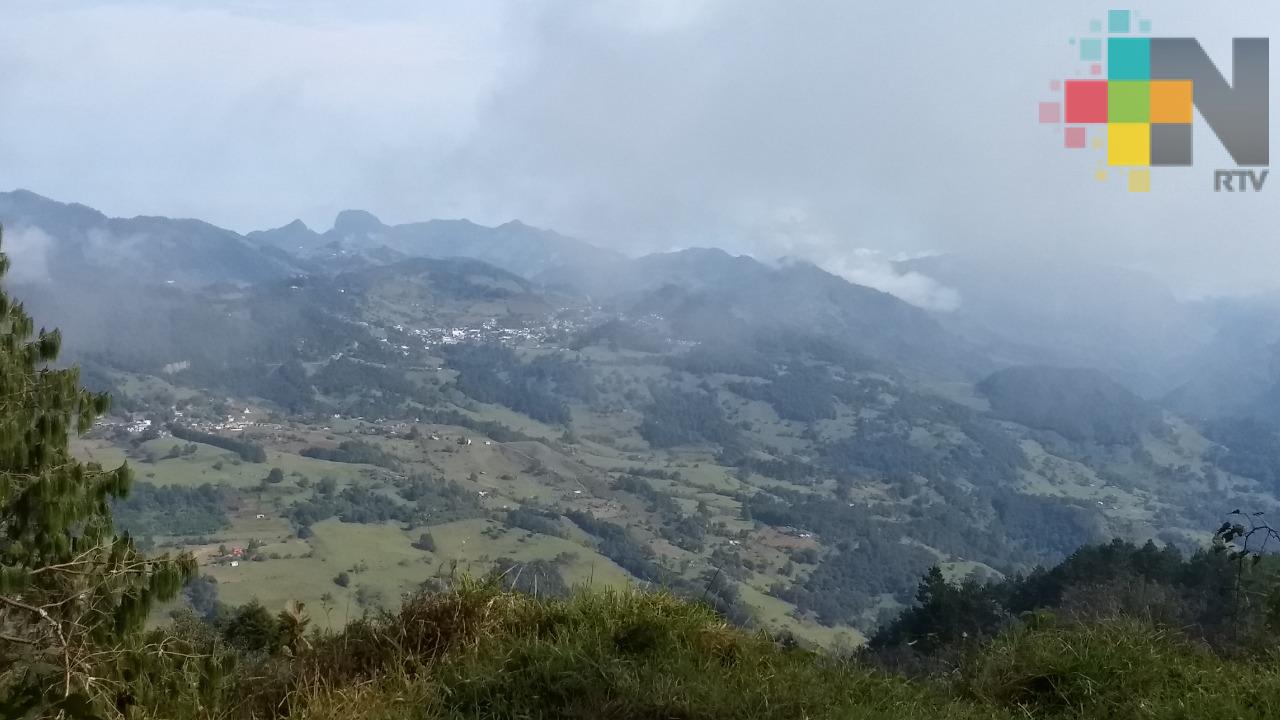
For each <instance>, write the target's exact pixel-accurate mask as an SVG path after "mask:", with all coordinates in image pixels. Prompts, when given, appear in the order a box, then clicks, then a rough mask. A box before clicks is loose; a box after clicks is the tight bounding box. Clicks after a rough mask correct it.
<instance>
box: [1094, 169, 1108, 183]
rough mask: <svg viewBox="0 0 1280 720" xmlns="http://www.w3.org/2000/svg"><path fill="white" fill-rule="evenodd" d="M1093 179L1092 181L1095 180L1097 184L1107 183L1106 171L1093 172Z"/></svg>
mask: <svg viewBox="0 0 1280 720" xmlns="http://www.w3.org/2000/svg"><path fill="white" fill-rule="evenodd" d="M1093 179H1094V180H1097V181H1098V182H1106V181H1107V171H1106V170H1095V171H1094V172H1093Z"/></svg>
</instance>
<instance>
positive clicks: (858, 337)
mask: <svg viewBox="0 0 1280 720" xmlns="http://www.w3.org/2000/svg"><path fill="white" fill-rule="evenodd" d="M29 200H30V199H29V198H24V197H18V198H16V200H15V198H14V197H13V196H10V197H8V198H7V200H6V202H8V203H9V206H10V207H11V212H12V205H13V204H14V203H15V202H18V201H29ZM4 207H6V205H5V203H0V209H3V208H4ZM36 207H37V208H38V209H39V210H40V212H39V213H35V212H34V211H29V212H27V213H26V214H22V213H16V214H14V215H11V216H10V217H3V215H2V214H0V219H3V220H5V222H6V225H7V226H9V227H23V226H24V224H34V223H44V224H45V225H46V226H50V227H56V225H54V224H52V223H51V222H50V221H49V220H48V217H47V216H48V215H49V214H50V213H52V214H53V215H55V216H58V217H62V215H60V214H59V212H60V211H59V207H60V206H59V205H58V204H56V203H52V201H46V200H43V199H41V200H40V201H39V202H38V203H36ZM62 207H68V206H62ZM63 212H65V211H63ZM85 218H88V220H87V222H90V223H94V222H100V221H99V220H97V219H95V216H91V215H86V214H85V213H83V212H81V213H79V214H75V213H71V214H69V215H67V217H66V218H65V222H69V223H73V224H74V222H77V221H79V222H86V220H85ZM340 220H341V222H340V223H339V225H340V226H341V231H340V232H339V231H337V230H335V231H334V233H330V234H329V236H328V237H331V238H332V237H334V235H335V234H336V236H337V239H331V240H330V242H331V243H332V242H338V241H339V240H340V247H341V252H338V251H336V250H335V251H334V252H328V253H327V254H326V252H327V251H325V250H324V248H325V247H327V246H326V245H324V237H322V236H319V235H316V237H315V239H313V240H309V241H308V242H309V243H311V244H310V245H308V244H307V243H303V248H304V249H305V248H311V249H309V250H306V252H301V253H300V254H298V255H297V256H294V255H290V254H288V252H287V251H286V250H285V249H283V248H284V247H285V243H283V241H272V242H267V240H271V236H269V235H268V236H263V235H262V234H258V235H254V234H251V235H250V236H248V237H240V236H237V240H236V242H237V243H239V244H238V245H237V247H239V248H241V249H242V250H243V251H244V252H246V253H248V254H249V256H248V257H246V258H245V259H244V260H243V262H246V263H249V264H252V265H253V266H254V267H255V268H258V269H261V268H262V267H263V265H262V264H261V263H258V262H256V261H255V260H253V259H252V257H253V255H254V254H263V255H265V256H269V257H271V258H272V261H273V262H274V263H277V264H278V266H279V267H280V268H281V269H280V270H278V271H277V272H278V274H277V276H276V277H274V278H267V279H261V278H258V277H256V276H254V275H252V274H248V275H241V274H238V273H237V272H235V265H234V263H233V264H231V265H229V266H228V268H227V269H226V271H225V275H226V276H225V277H220V278H214V279H213V280H214V282H209V283H202V284H201V283H196V284H185V285H184V284H183V283H178V282H174V283H170V282H167V281H164V282H149V281H146V280H143V281H142V282H139V283H135V284H131V285H127V286H126V285H121V284H120V283H119V282H118V281H117V280H116V279H114V278H113V277H112V275H111V273H110V272H102V273H98V274H96V275H94V276H92V277H90V276H85V277H84V278H81V279H82V280H83V282H81V283H79V284H77V285H75V286H74V287H68V286H66V285H60V286H59V287H58V291H57V292H51V291H50V290H51V286H42V285H39V284H34V285H30V286H28V287H27V288H25V289H24V290H23V294H24V297H29V298H31V299H30V301H29V304H30V306H31V307H32V308H33V311H35V312H36V313H37V314H38V316H39V317H40V319H41V321H42V322H48V323H49V324H54V325H58V326H60V327H65V328H67V331H68V338H69V339H70V340H71V342H70V344H69V345H68V348H67V349H68V351H69V352H70V353H71V355H70V358H71V359H72V360H74V361H76V362H78V363H79V364H80V365H81V367H82V379H83V380H84V381H85V382H86V383H88V384H89V385H90V386H91V387H94V388H96V389H101V390H108V391H110V392H111V393H112V395H113V398H114V404H113V411H112V412H111V414H109V415H108V416H107V417H105V418H104V419H102V420H100V421H99V423H98V425H97V426H95V428H94V429H93V430H92V431H91V432H90V433H89V434H88V435H86V436H83V437H81V438H79V439H78V440H77V441H76V443H75V445H74V449H75V452H76V454H77V456H78V457H80V458H81V459H84V460H86V461H90V462H95V463H99V464H101V465H102V466H104V467H114V466H117V465H118V464H120V463H121V462H126V461H127V462H128V463H129V464H130V466H131V467H133V468H134V472H135V483H136V487H135V490H134V492H133V494H132V495H131V496H130V498H128V499H126V500H124V501H121V502H120V503H118V505H117V507H116V518H117V525H118V526H119V527H121V528H123V529H126V530H128V531H130V532H131V533H132V534H133V535H134V536H135V537H137V538H138V539H139V541H140V543H141V544H142V545H143V546H144V547H147V548H152V549H153V550H155V551H161V552H164V551H184V550H189V551H192V552H193V553H194V554H195V555H196V557H197V558H198V560H199V562H200V564H201V568H202V572H203V573H204V579H202V580H201V581H199V582H198V583H196V586H195V587H193V588H189V589H188V591H187V592H186V593H185V595H184V598H185V599H184V600H183V603H184V604H189V605H191V606H192V607H193V608H195V609H196V610H197V611H198V612H202V613H208V612H215V611H216V608H217V607H218V604H219V603H222V604H225V605H241V604H243V603H246V602H249V601H251V600H254V599H257V600H259V601H261V602H262V603H263V604H264V605H266V606H267V607H268V608H272V609H275V608H279V607H283V606H284V604H285V603H286V602H288V601H293V600H300V601H303V602H305V603H306V604H307V606H308V607H313V608H322V609H323V612H322V614H323V617H324V620H323V622H324V623H325V624H327V625H328V626H329V627H340V626H341V625H344V624H345V623H347V622H349V621H350V620H351V619H353V618H355V617H359V616H361V615H362V614H363V613H365V612H368V611H374V610H377V609H380V608H392V607H395V606H396V605H397V604H398V603H399V601H400V598H401V596H402V595H404V594H405V593H410V592H412V591H414V590H416V589H419V588H422V587H433V586H434V587H443V586H446V585H448V584H449V583H451V582H453V581H455V580H456V579H457V578H459V577H461V576H463V575H469V576H474V577H485V576H489V575H494V574H496V576H498V577H499V578H500V582H503V583H508V584H512V585H513V586H518V587H522V588H525V587H526V586H527V587H528V588H529V589H533V590H534V591H536V592H540V593H543V594H550V595H555V594H562V593H564V592H566V591H567V589H568V588H572V587H575V586H601V587H620V586H625V585H629V584H639V585H642V586H646V587H655V588H664V589H669V590H671V591H673V592H675V593H677V594H681V595H685V596H688V597H694V598H701V599H703V600H706V601H708V602H710V603H711V604H712V605H713V606H715V607H716V608H717V609H718V610H719V611H720V612H722V613H724V614H725V615H726V616H727V617H729V618H731V619H733V620H734V621H735V622H738V623H741V624H743V625H746V626H750V627H759V628H762V629H766V630H769V631H771V632H774V633H783V634H787V635H790V636H792V637H795V638H796V639H797V640H799V641H801V642H803V643H806V644H811V645H816V646H824V647H832V648H840V647H845V648H852V647H855V646H857V645H859V644H860V643H862V642H863V640H864V639H865V638H866V637H867V636H868V635H869V634H870V633H871V632H873V631H874V630H876V629H877V628H878V627H881V626H882V625H883V623H884V622H886V621H887V620H888V619H890V618H892V617H894V616H896V615H897V614H898V613H899V612H900V611H901V610H902V609H903V608H904V607H906V606H907V605H908V603H909V602H910V600H911V598H912V595H913V593H914V591H915V588H916V585H917V582H918V579H919V578H920V577H921V575H922V574H923V573H924V572H925V571H926V570H927V569H928V568H929V567H930V566H933V565H938V566H940V567H941V568H942V569H943V571H944V573H946V575H947V576H948V577H951V578H953V579H957V580H959V579H963V578H969V577H971V578H976V579H984V578H985V579H994V578H1000V577H1012V576H1014V575H1017V574H1019V573H1026V572H1028V571H1030V570H1031V569H1032V568H1034V567H1035V566H1037V565H1043V564H1049V563H1053V562H1056V561H1057V560H1059V559H1061V558H1062V557H1064V556H1065V555H1067V554H1068V553H1070V552H1072V551H1073V550H1074V549H1075V548H1077V547H1079V546H1081V545H1084V544H1087V543H1090V542H1096V541H1099V540H1103V539H1107V538H1110V537H1116V536H1118V537H1124V538H1127V539H1130V540H1133V541H1136V542H1141V541H1145V540H1148V539H1154V540H1156V541H1158V542H1162V543H1171V544H1174V545H1177V546H1181V547H1184V548H1191V547H1195V546H1197V545H1198V544H1199V543H1201V542H1203V539H1204V538H1205V537H1207V535H1208V533H1210V532H1211V531H1212V530H1213V528H1214V527H1216V524H1217V522H1218V518H1219V517H1220V515H1221V513H1222V512H1223V511H1224V508H1227V507H1228V506H1231V507H1234V506H1237V505H1239V506H1249V507H1256V508H1269V507H1274V506H1275V504H1276V501H1275V497H1276V495H1275V486H1274V484H1273V483H1275V478H1272V477H1270V476H1269V475H1267V474H1266V473H1259V472H1254V471H1252V470H1249V469H1248V468H1250V467H1251V466H1250V465H1249V462H1250V461H1249V457H1251V456H1249V455H1248V454H1247V452H1248V448H1249V447H1253V446H1246V445H1242V446H1241V448H1242V449H1243V450H1244V451H1245V454H1244V455H1241V454H1240V453H1238V452H1237V453H1235V454H1233V450H1232V448H1231V447H1230V445H1231V444H1232V441H1233V439H1234V438H1236V437H1237V436H1238V434H1239V432H1241V431H1240V430H1239V429H1238V428H1235V429H1233V428H1234V426H1233V427H1232V428H1228V429H1227V430H1225V431H1224V430H1222V426H1221V425H1214V424H1212V423H1208V422H1206V421H1204V420H1199V419H1195V418H1189V417H1186V416H1182V415H1179V414H1178V413H1177V412H1175V411H1173V410H1171V409H1170V408H1167V407H1163V406H1161V405H1160V403H1159V402H1156V401H1152V400H1150V399H1145V398H1143V397H1140V396H1139V395H1137V394H1135V393H1134V392H1133V391H1131V390H1129V389H1127V388H1126V387H1125V386H1122V385H1120V384H1119V383H1117V382H1115V381H1114V380H1111V379H1110V378H1109V377H1107V376H1106V375H1104V374H1103V373H1101V372H1097V371H1087V370H1065V369H1061V368H1055V367H1051V366H1044V365H1016V364H1015V365H1010V364H1009V363H1007V361H1003V360H1001V359H999V358H997V357H994V356H992V355H990V354H988V353H987V351H986V350H985V349H984V347H986V346H985V345H984V342H983V337H985V336H973V335H967V334H965V332H963V328H962V327H959V328H957V327H949V326H948V325H947V318H945V317H939V316H936V315H933V314H930V313H927V312H925V311H923V310H921V309H919V308H916V307H914V306H911V305H908V304H906V303H904V302H902V301H900V300H898V299H897V298H894V297H893V296H890V295H887V294H885V293H881V292H879V291H875V290H872V289H870V288H865V287H861V286H857V285H853V284H850V283H848V282H847V281H845V280H843V279H841V278H839V277H837V276H834V275H831V274H829V273H826V272H825V271H822V270H820V269H819V268H817V267H814V266H811V265H805V264H797V263H783V264H778V265H768V264H765V263H761V262H758V261H755V260H752V259H750V258H746V257H736V258H735V257H732V256H730V255H728V254H726V253H723V252H721V251H716V250H688V251H681V252H676V253H669V254H665V255H653V256H646V257H643V258H639V259H634V260H628V259H625V258H619V257H614V256H591V258H590V262H588V263H586V264H585V265H583V264H573V263H570V264H567V265H566V264H560V265H554V262H555V260H556V259H557V258H562V257H563V255H562V253H563V243H565V242H568V241H567V240H565V239H564V238H563V237H562V236H558V235H557V236H554V238H555V242H554V243H552V244H551V245H549V246H541V245H539V244H538V243H539V242H540V239H541V240H545V239H546V238H547V237H549V236H548V235H546V233H545V231H535V230H533V229H531V228H527V227H526V226H515V227H508V226H504V227H503V229H502V237H503V238H504V239H503V242H513V240H512V238H511V233H513V232H526V235H524V236H522V240H521V242H524V243H525V247H524V249H523V250H522V252H523V253H525V254H526V256H527V257H530V258H534V257H535V256H536V257H539V258H541V259H538V260H537V261H536V262H535V261H533V260H531V261H530V264H529V268H530V270H531V272H530V273H529V274H527V275H520V274H517V273H514V272H512V271H511V270H509V269H502V268H499V267H496V266H494V265H491V264H488V263H486V262H485V261H484V260H482V259H479V258H480V257H483V256H484V255H485V253H486V252H491V251H492V248H490V247H489V246H488V245H486V243H490V242H494V240H493V237H494V236H492V235H486V234H485V233H486V232H487V231H483V229H473V230H471V231H469V233H470V234H463V235H459V236H456V238H455V239H456V241H457V242H456V243H455V244H452V245H450V244H448V243H444V244H443V245H441V243H443V242H444V241H443V240H441V238H447V237H449V236H448V234H447V233H445V232H444V230H442V229H441V228H442V227H443V228H445V229H447V228H450V227H453V228H454V229H456V228H457V226H448V225H445V226H436V225H432V226H430V227H432V228H434V229H433V230H431V233H433V234H432V235H431V237H432V238H434V239H433V240H432V242H434V243H436V245H431V244H430V243H426V241H423V243H426V244H423V245H421V246H420V248H421V252H422V253H424V254H423V255H422V256H410V255H409V251H411V250H412V249H413V248H414V247H415V246H414V244H413V243H414V242H417V241H416V240H415V239H414V237H416V236H414V235H413V234H412V233H411V232H409V231H408V230H397V231H395V232H392V231H390V230H388V229H387V228H386V226H382V225H381V224H380V223H374V222H372V221H370V220H369V219H368V218H363V219H361V218H360V217H355V216H348V217H347V218H345V219H340ZM356 220H361V222H355V221H356ZM110 222H111V223H115V224H117V225H118V224H121V223H129V222H133V221H120V220H112V221H110ZM159 222H160V221H159V220H155V219H152V220H150V221H149V223H151V224H156V223H159ZM290 227H291V228H292V229H291V230H290V233H293V234H294V235H298V236H299V237H301V235H299V233H301V229H300V228H297V227H295V226H290ZM412 227H418V226H412ZM470 227H473V228H474V227H475V226H470ZM77 232H79V233H80V234H88V233H89V232H90V230H89V229H83V230H80V231H77ZM168 232H169V231H167V230H166V232H164V233H160V235H159V237H161V238H164V237H168V236H169V235H168ZM175 232H176V231H175ZM272 232H276V231H272ZM308 232H310V231H309V230H308ZM414 232H418V231H417V230H415V231H414ZM75 236H76V232H70V231H66V232H64V233H63V235H62V236H61V237H64V238H72V239H74V237H75ZM468 238H472V239H473V240H474V242H476V243H479V245H478V246H472V245H468V244H467V240H468ZM475 238H479V239H475ZM69 242H70V245H69V247H70V248H73V247H74V242H73V241H69ZM147 242H148V236H147V235H146V234H141V235H139V234H135V235H134V236H133V237H132V241H131V243H132V245H131V248H133V250H131V252H133V251H136V249H137V248H138V247H145V245H146V243H147ZM388 243H391V244H390V245H388ZM335 247H336V246H335ZM441 248H443V249H441ZM390 249H394V250H395V251H394V252H390ZM57 251H58V250H57V248H56V247H55V248H54V249H53V250H51V252H57ZM68 251H70V250H68ZM442 252H449V253H456V254H455V255H451V256H438V254H439V253H442ZM539 253H542V254H541V255H539ZM131 257H132V256H131ZM151 259H152V260H153V261H155V262H169V260H164V259H163V258H162V257H159V256H152V258H151ZM321 261H323V262H321ZM98 262H100V263H102V264H103V265H104V266H107V267H109V266H110V264H111V262H112V261H111V256H110V255H106V256H103V257H102V258H100V259H99V260H98ZM66 265H67V266H70V267H74V263H67V264H66ZM552 267H554V268H555V269H549V268H552ZM602 267H607V268H609V269H611V270H612V271H616V270H618V269H619V268H625V269H626V272H625V273H623V274H619V275H614V276H613V277H618V278H622V279H620V280H618V281H616V282H614V283H608V282H605V276H604V275H601V274H600V272H601V271H600V268H602ZM171 274H172V273H169V272H167V271H166V270H164V269H157V270H156V271H155V272H154V273H152V274H151V275H150V276H151V277H157V278H161V277H163V278H167V277H168V276H169V275H171ZM766 297H767V298H768V299H769V302H768V303H767V304H766V303H764V302H762V300H763V299H764V298H766ZM104 298H110V299H111V300H110V301H106V302H104V301H103V299H104ZM80 300H84V301H85V302H81V301H80ZM73 307H74V308H76V310H77V312H75V313H71V312H68V310H69V309H70V308H73ZM77 330H83V331H84V332H74V331H77ZM1211 431H1213V432H1216V435H1215V439H1214V440H1210V439H1209V438H1208V437H1207V436H1206V433H1209V432H1211ZM1263 432H1274V431H1273V430H1264V431H1263ZM1264 444H1265V443H1264ZM173 609H174V606H172V605H170V606H168V607H165V608H160V609H158V610H157V611H156V613H157V615H156V619H157V621H158V620H160V619H162V618H163V617H164V615H165V614H167V613H168V612H170V611H172V610H173Z"/></svg>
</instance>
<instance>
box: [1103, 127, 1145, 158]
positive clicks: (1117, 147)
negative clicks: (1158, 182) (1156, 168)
mask: <svg viewBox="0 0 1280 720" xmlns="http://www.w3.org/2000/svg"><path fill="white" fill-rule="evenodd" d="M1107 164H1108V165H1150V164H1151V125H1149V124H1148V123H1109V124H1108V125H1107Z"/></svg>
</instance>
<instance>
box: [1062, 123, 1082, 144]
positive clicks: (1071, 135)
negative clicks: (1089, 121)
mask: <svg viewBox="0 0 1280 720" xmlns="http://www.w3.org/2000/svg"><path fill="white" fill-rule="evenodd" d="M1062 139H1063V144H1064V145H1066V146H1067V147H1069V148H1082V147H1084V141H1085V133H1084V128H1082V127H1069V128H1067V129H1066V131H1065V132H1064V133H1063V138H1062Z"/></svg>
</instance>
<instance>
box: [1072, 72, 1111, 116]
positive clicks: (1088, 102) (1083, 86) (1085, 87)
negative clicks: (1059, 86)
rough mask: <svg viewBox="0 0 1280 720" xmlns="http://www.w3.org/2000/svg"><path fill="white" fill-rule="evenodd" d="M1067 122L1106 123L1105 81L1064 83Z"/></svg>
mask: <svg viewBox="0 0 1280 720" xmlns="http://www.w3.org/2000/svg"><path fill="white" fill-rule="evenodd" d="M1065 85H1066V92H1065V93H1064V94H1065V95H1066V101H1067V113H1066V115H1067V122H1069V123H1105V122H1106V121H1107V81H1106V80H1068V81H1067V82H1066V83H1065Z"/></svg>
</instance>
